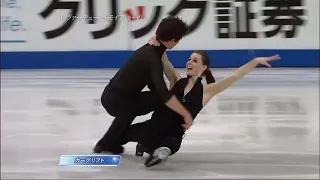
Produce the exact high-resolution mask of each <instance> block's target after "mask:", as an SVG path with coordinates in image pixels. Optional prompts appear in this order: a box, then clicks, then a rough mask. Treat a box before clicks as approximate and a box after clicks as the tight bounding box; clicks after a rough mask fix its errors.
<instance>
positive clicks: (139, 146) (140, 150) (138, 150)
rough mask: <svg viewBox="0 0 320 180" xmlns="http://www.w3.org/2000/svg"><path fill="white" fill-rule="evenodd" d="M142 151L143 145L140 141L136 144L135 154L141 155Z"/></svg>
mask: <svg viewBox="0 0 320 180" xmlns="http://www.w3.org/2000/svg"><path fill="white" fill-rule="evenodd" d="M144 152H145V150H144V147H143V146H142V145H141V144H140V143H138V144H137V146H136V156H139V157H142V156H143V153H144Z"/></svg>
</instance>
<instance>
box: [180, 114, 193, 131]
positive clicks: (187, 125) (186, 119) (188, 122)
mask: <svg viewBox="0 0 320 180" xmlns="http://www.w3.org/2000/svg"><path fill="white" fill-rule="evenodd" d="M183 119H184V122H185V124H182V127H184V128H185V129H186V130H188V129H189V128H190V127H191V126H192V123H193V119H192V116H191V115H190V114H188V115H187V116H184V117H183Z"/></svg>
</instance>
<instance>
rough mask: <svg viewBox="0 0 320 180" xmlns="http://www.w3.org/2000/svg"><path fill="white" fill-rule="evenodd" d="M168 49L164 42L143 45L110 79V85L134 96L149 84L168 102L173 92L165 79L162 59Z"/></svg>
mask: <svg viewBox="0 0 320 180" xmlns="http://www.w3.org/2000/svg"><path fill="white" fill-rule="evenodd" d="M166 49H167V48H166V47H165V46H164V45H163V44H161V45H160V46H152V45H149V44H146V45H144V46H142V47H141V48H139V49H138V50H136V51H135V52H134V54H133V55H132V56H131V57H130V59H129V60H128V61H127V63H126V64H125V65H124V66H123V67H121V68H120V70H119V71H118V72H117V73H116V74H115V76H114V77H113V78H112V79H111V80H110V85H111V86H112V87H115V88H116V89H118V90H119V91H120V92H122V93H125V94H128V95H133V96H134V95H135V94H137V93H140V92H141V91H142V90H143V89H144V87H146V86H148V87H149V89H150V90H151V91H153V92H155V93H156V94H157V96H159V97H160V98H161V99H162V100H163V101H164V102H167V101H168V100H169V99H170V98H171V97H172V94H171V93H170V92H169V91H168V88H167V86H166V83H165V81H164V78H163V64H162V61H161V58H162V55H163V53H164V52H165V51H166Z"/></svg>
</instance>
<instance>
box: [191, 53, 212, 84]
mask: <svg viewBox="0 0 320 180" xmlns="http://www.w3.org/2000/svg"><path fill="white" fill-rule="evenodd" d="M194 53H197V54H200V56H201V60H202V64H203V65H206V66H207V67H208V68H207V69H206V70H205V71H204V72H203V73H202V77H203V76H204V77H205V78H206V81H207V84H210V83H214V82H216V80H215V79H214V77H213V75H212V73H211V70H210V60H209V56H208V55H207V53H205V52H204V51H195V52H194Z"/></svg>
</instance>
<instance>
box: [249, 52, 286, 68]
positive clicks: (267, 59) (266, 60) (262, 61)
mask: <svg viewBox="0 0 320 180" xmlns="http://www.w3.org/2000/svg"><path fill="white" fill-rule="evenodd" d="M279 59H281V57H280V56H279V55H274V56H270V57H257V58H254V60H255V61H256V62H257V63H259V64H262V65H265V66H268V67H271V65H270V64H269V62H270V61H275V60H279Z"/></svg>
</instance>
